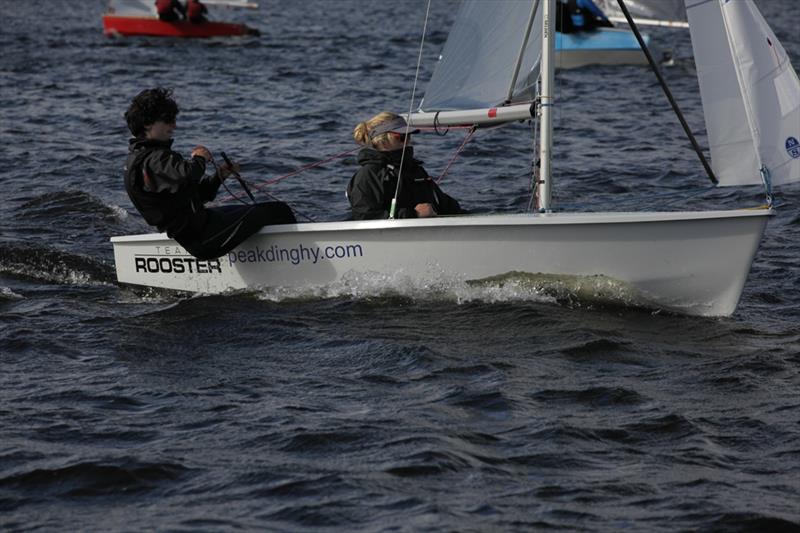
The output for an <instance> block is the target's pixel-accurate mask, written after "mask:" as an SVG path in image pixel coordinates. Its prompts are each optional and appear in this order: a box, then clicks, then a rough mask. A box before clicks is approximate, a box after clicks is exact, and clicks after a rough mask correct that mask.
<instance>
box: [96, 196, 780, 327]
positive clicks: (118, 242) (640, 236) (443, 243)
mask: <svg viewBox="0 0 800 533" xmlns="http://www.w3.org/2000/svg"><path fill="white" fill-rule="evenodd" d="M770 215H772V211H771V210H767V209H764V210H736V211H704V212H693V213H681V212H675V213H672V212H670V213H580V214H567V213H555V214H542V215H489V216H466V217H442V218H433V219H406V220H394V221H387V220H374V221H348V222H326V223H314V224H297V225H287V226H272V227H266V228H263V229H262V230H261V231H260V232H259V233H257V234H256V235H254V236H253V237H251V238H250V239H248V240H247V241H246V242H245V243H244V244H242V245H241V246H240V247H239V248H237V249H236V250H234V251H233V252H231V253H230V254H228V255H226V256H223V257H221V258H220V259H218V260H212V261H198V260H196V259H194V258H192V257H191V256H189V255H187V254H186V252H185V251H184V250H183V249H182V248H181V247H180V246H179V245H177V244H176V243H175V242H174V241H172V240H170V239H169V238H168V237H167V236H166V235H164V234H150V235H133V236H125V237H114V238H112V239H111V241H112V243H113V246H114V258H115V263H116V270H117V277H118V280H119V281H120V282H123V283H130V284H135V285H145V286H151V287H161V288H168V289H176V290H182V291H191V292H200V293H220V292H224V291H228V290H241V289H245V290H248V289H249V290H257V289H262V288H295V287H309V288H312V287H321V286H325V285H329V284H333V283H337V282H341V281H342V280H343V279H345V278H347V279H354V280H356V281H355V283H358V281H357V280H358V279H361V278H365V277H366V278H369V277H370V276H372V277H373V278H374V277H375V276H377V277H378V279H387V280H402V279H410V280H414V281H415V282H420V283H428V282H430V283H437V282H441V281H442V280H443V279H444V280H450V281H452V282H454V283H462V282H463V283H470V284H474V283H476V282H477V283H480V282H487V283H491V282H492V280H498V279H500V280H502V279H503V276H508V275H518V274H523V275H544V276H572V277H579V278H585V277H586V278H591V277H602V278H603V279H610V280H614V281H615V282H619V283H620V286H624V287H626V288H628V289H630V290H631V291H633V292H635V293H636V294H637V297H636V300H637V302H636V305H643V306H645V307H650V308H661V309H667V310H670V311H675V312H679V313H684V314H689V315H702V316H727V315H730V314H732V313H733V312H734V310H735V308H736V305H737V303H738V301H739V298H740V296H741V293H742V289H743V287H744V283H745V281H746V279H747V275H748V272H749V270H750V266H751V264H752V261H753V258H754V256H755V253H756V250H757V249H758V245H759V242H760V240H761V237H762V235H763V232H764V229H765V227H766V224H767V219H768V218H769V216H770ZM373 283H374V281H373Z"/></svg>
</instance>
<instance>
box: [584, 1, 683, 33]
mask: <svg viewBox="0 0 800 533" xmlns="http://www.w3.org/2000/svg"><path fill="white" fill-rule="evenodd" d="M594 3H595V4H597V6H598V7H599V8H600V9H601V10H602V11H603V13H605V14H606V16H607V17H608V18H609V20H611V21H612V22H623V23H624V22H627V21H626V19H625V15H624V14H623V12H622V10H621V9H620V7H619V2H618V1H617V0H594ZM625 7H627V8H628V12H629V13H630V14H631V17H633V21H634V22H635V23H636V24H649V25H656V26H679V27H686V8H685V7H684V4H683V0H625Z"/></svg>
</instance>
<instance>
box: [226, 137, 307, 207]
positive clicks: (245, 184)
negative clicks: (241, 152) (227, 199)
mask: <svg viewBox="0 0 800 533" xmlns="http://www.w3.org/2000/svg"><path fill="white" fill-rule="evenodd" d="M221 153H222V156H223V157H224V158H225V162H226V164H227V165H228V167H229V168H231V174H232V175H233V176H234V177H235V178H236V179H237V180H238V181H239V183H240V184H241V185H242V187H244V190H245V191H246V192H247V194H248V196H249V197H250V198H251V199H252V200H253V202H252V203H249V202H245V201H244V200H243V199H242V198H241V195H236V194H234V193H233V192H232V191H231V190H230V189H229V188H228V186H227V185H225V181H224V180H221V182H222V185H223V186H224V187H225V190H226V191H228V194H230V195H231V197H232V198H233V199H235V200H238V201H239V202H241V203H243V204H244V205H247V206H249V207H251V208H252V207H255V206H256V205H257V202H256V199H255V197H254V196H253V193H252V192H250V189H249V188H248V187H247V184H248V183H249V182H248V181H247V180H245V179H244V178H243V177H242V176H241V175H240V174H239V173H238V172H236V171H235V170H233V165H232V164H231V162H230V160H229V159H228V158H227V157H226V156H225V152H221ZM213 161H214V160H213V159H212V162H213ZM214 168H216V169H217V172H219V168H218V167H217V164H216V162H214ZM251 185H252V184H251ZM256 189H257V190H260V189H259V188H258V187H256ZM260 192H262V193H264V194H265V195H266V196H267V197H268V198H271V199H272V200H274V201H276V202H281V203H284V204H287V205H288V203H287V202H284V201H283V200H281V199H280V198H278V197H277V196H275V195H274V194H270V193H268V192H267V191H264V190H260ZM292 210H293V211H294V212H295V213H297V214H298V215H300V216H301V217H303V218H306V219H308V220H309V221H311V222H316V220H314V219H313V218H311V217H310V216H308V215H306V214H305V213H303V212H301V211H299V210H298V209H297V208H296V207H293V208H292ZM248 213H249V211H248Z"/></svg>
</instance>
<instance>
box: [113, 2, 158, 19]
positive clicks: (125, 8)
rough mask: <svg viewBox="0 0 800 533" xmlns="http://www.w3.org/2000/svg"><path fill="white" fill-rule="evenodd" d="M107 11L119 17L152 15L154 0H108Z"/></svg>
mask: <svg viewBox="0 0 800 533" xmlns="http://www.w3.org/2000/svg"><path fill="white" fill-rule="evenodd" d="M108 13H109V14H112V15H116V16H119V17H154V16H155V15H156V3H155V0H110V1H109V2H108Z"/></svg>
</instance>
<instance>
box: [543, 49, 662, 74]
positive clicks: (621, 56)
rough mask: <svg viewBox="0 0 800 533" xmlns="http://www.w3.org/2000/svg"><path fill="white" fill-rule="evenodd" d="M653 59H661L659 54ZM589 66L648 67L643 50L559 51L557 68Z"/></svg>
mask: <svg viewBox="0 0 800 533" xmlns="http://www.w3.org/2000/svg"><path fill="white" fill-rule="evenodd" d="M651 53H653V52H652V51H651ZM653 57H659V56H658V55H657V52H656V53H655V54H654V55H653ZM589 65H647V56H645V55H644V52H642V51H641V50H638V49H637V50H559V51H557V52H556V68H559V69H572V68H581V67H588V66H589Z"/></svg>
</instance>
